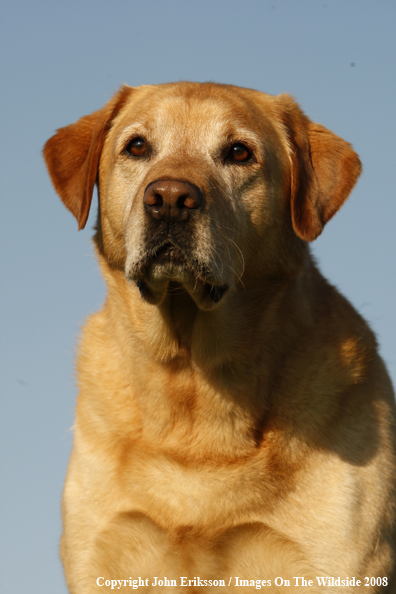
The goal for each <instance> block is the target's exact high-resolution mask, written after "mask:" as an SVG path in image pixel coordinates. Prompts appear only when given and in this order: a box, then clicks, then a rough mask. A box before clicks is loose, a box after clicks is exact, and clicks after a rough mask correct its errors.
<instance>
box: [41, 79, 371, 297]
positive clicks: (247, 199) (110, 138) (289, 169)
mask: <svg viewBox="0 0 396 594" xmlns="http://www.w3.org/2000/svg"><path fill="white" fill-rule="evenodd" d="M44 156H45V159H46V162H47V166H48V169H49V172H50V175H51V178H52V181H53V183H54V186H55V189H56V190H57V192H58V193H59V195H60V197H61V198H62V200H63V202H64V203H65V205H66V206H67V207H68V208H69V210H70V211H71V212H72V213H73V214H74V216H75V217H76V219H77V221H78V224H79V228H80V229H81V228H83V227H84V226H85V224H86V221H87V217H88V213H89V208H90V203H91V199H92V193H93V188H94V185H95V182H96V181H97V182H98V185H99V195H100V219H99V223H98V232H97V236H96V238H97V241H98V243H99V246H100V249H101V250H102V252H103V253H104V255H105V256H106V258H107V260H108V261H109V263H110V264H111V265H112V266H116V267H118V268H120V267H121V268H123V269H124V270H125V275H126V277H127V278H128V279H130V280H131V281H134V282H135V283H136V284H137V286H138V287H139V289H140V292H141V295H142V297H143V298H144V299H145V300H147V301H148V302H150V303H152V304H157V303H160V302H161V301H162V300H163V298H164V296H165V295H166V294H168V293H169V291H171V290H175V287H177V286H180V285H182V286H183V287H184V288H185V289H186V290H187V291H188V292H189V294H190V295H191V297H192V298H193V299H194V301H195V302H196V304H197V305H198V307H199V308H201V309H212V308H214V307H215V306H216V305H217V304H218V303H219V302H220V301H222V298H223V295H224V294H225V293H226V292H227V291H228V290H230V289H231V290H232V289H233V288H234V287H235V285H236V283H237V282H238V281H239V280H241V279H242V280H243V279H244V278H246V279H249V278H253V277H256V278H265V277H273V276H277V275H280V276H281V275H282V274H290V273H291V272H290V271H293V270H294V269H295V267H296V258H297V256H296V254H301V252H302V250H303V245H304V242H305V241H312V240H313V239H315V238H316V237H317V236H318V235H319V234H320V233H321V231H322V229H323V226H324V225H325V223H326V222H327V221H328V220H329V219H330V218H331V217H332V216H333V214H334V213H335V212H336V211H337V210H338V208H339V207H340V206H341V204H342V203H343V202H344V200H345V199H346V198H347V196H348V194H349V193H350V191H351V189H352V188H353V186H354V184H355V182H356V180H357V178H358V176H359V173H360V162H359V158H358V156H357V155H356V153H355V152H354V151H353V149H352V148H351V146H350V145H349V144H348V143H347V142H345V141H344V140H342V139H341V138H339V137H338V136H336V135H334V134H333V133H332V132H330V131H328V130H327V129H326V128H324V127H322V126H320V125H317V124H313V123H312V122H311V121H310V120H309V119H308V118H307V117H306V116H305V115H304V114H303V113H302V111H301V110H300V108H299V107H298V106H297V104H296V103H295V102H294V101H293V100H292V98H291V97H290V96H288V95H280V96H278V97H273V96H271V95H266V94H264V93H260V92H257V91H252V90H249V89H242V88H239V87H232V86H226V85H216V84H212V83H205V84H199V83H177V84H167V85H159V86H144V87H138V88H132V87H127V86H124V87H122V88H121V89H120V91H119V92H118V93H117V94H116V95H115V96H114V97H113V99H111V101H110V102H109V103H107V105H105V107H104V108H103V109H101V110H99V111H97V112H95V113H93V114H91V115H89V116H86V117H83V118H81V119H80V120H78V121H77V122H76V123H75V124H72V125H71V126H67V127H65V128H61V129H60V130H58V132H57V133H56V134H55V136H53V137H52V138H51V139H50V140H49V141H48V142H47V144H46V145H45V148H44Z"/></svg>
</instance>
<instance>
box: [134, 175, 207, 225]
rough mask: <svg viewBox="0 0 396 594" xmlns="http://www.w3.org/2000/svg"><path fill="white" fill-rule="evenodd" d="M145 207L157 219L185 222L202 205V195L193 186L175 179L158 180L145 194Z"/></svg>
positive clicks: (148, 187) (150, 185)
mask: <svg viewBox="0 0 396 594" xmlns="http://www.w3.org/2000/svg"><path fill="white" fill-rule="evenodd" d="M143 202H144V207H145V209H146V211H147V212H149V213H150V214H151V215H152V216H153V217H154V218H155V219H159V220H164V219H170V220H174V221H185V220H187V219H188V218H189V216H190V214H191V213H192V212H193V211H194V210H197V208H199V207H200V206H201V203H202V194H201V192H200V190H199V188H197V186H194V185H193V184H190V182H186V181H178V180H174V179H166V180H158V181H155V182H152V183H151V184H149V185H148V186H147V188H146V190H145V192H144V197H143Z"/></svg>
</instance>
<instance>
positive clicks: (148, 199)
mask: <svg viewBox="0 0 396 594" xmlns="http://www.w3.org/2000/svg"><path fill="white" fill-rule="evenodd" d="M144 201H145V203H146V204H147V206H162V204H163V202H164V201H163V198H162V196H161V194H159V193H158V192H151V193H149V194H147V196H145V197H144Z"/></svg>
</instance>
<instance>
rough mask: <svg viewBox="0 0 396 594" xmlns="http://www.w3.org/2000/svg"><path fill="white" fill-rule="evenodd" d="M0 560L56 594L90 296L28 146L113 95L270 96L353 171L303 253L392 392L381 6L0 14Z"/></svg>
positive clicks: (389, 172) (18, 7) (277, 0)
mask: <svg viewBox="0 0 396 594" xmlns="http://www.w3.org/2000/svg"><path fill="white" fill-rule="evenodd" d="M0 21H1V31H0V39H1V41H0V43H1V48H0V50H1V58H0V59H1V92H0V101H1V119H2V134H1V139H0V143H1V145H0V150H1V153H0V170H1V175H0V189H1V219H0V226H1V229H0V250H1V252H0V267H1V271H0V272H1V281H2V282H1V287H0V290H1V309H0V317H1V328H2V330H1V332H2V334H1V353H0V355H1V356H0V361H1V399H2V400H1V411H2V413H1V421H0V422H1V473H2V481H1V482H2V485H3V487H2V492H1V499H0V512H1V537H0V538H1V552H0V558H1V563H2V566H1V567H0V589H1V590H2V591H4V592H7V594H17V593H18V594H19V593H20V592H21V591H26V592H29V594H53V593H54V592H56V593H59V594H66V586H65V585H64V580H63V574H62V568H61V565H60V561H59V556H58V540H59V536H60V532H61V524H60V498H61V491H62V485H63V480H64V475H65V472H66V468H67V461H68V457H69V454H70V448H71V444H72V433H71V430H70V428H71V426H72V424H73V417H74V405H75V398H76V388H75V384H74V371H73V360H74V354H75V344H76V340H77V337H78V334H79V327H80V325H81V323H82V322H83V320H84V317H86V316H87V315H88V314H89V313H90V312H91V311H94V310H95V309H97V308H98V307H99V306H100V304H101V303H102V301H103V299H104V285H103V282H102V280H101V278H100V275H99V272H98V267H97V264H96V261H95V259H94V256H93V251H92V248H91V243H90V237H91V235H92V224H93V220H94V218H95V208H94V209H93V214H92V216H91V217H90V221H89V223H88V225H87V227H86V229H85V230H84V231H81V232H80V233H77V225H76V222H75V220H74V219H73V217H72V216H71V215H70V213H68V212H67V211H66V209H65V208H64V207H63V205H62V204H61V202H60V200H59V199H58V198H57V196H56V195H55V193H54V191H53V188H52V186H51V183H50V181H49V178H48V176H47V174H46V171H45V167H44V164H43V161H42V158H41V149H42V146H43V144H44V142H45V141H46V139H47V138H49V136H51V135H52V134H53V132H54V130H55V129H56V128H58V127H60V126H64V125H67V124H69V123H72V122H73V121H75V120H76V119H78V118H79V117H80V116H82V115H85V114H87V113H90V112H91V111H94V110H96V109H98V108H100V107H101V106H102V105H103V104H104V103H105V102H106V101H107V100H108V99H109V97H110V96H111V95H112V94H113V92H114V91H115V90H116V89H117V88H118V86H119V85H120V84H121V83H123V82H125V83H128V84H130V85H140V84H146V83H161V82H167V81H176V80H181V79H185V80H195V81H207V80H213V81H217V82H224V83H232V84H237V85H240V86H247V87H253V88H256V89H259V90H262V91H265V92H268V93H273V94H277V93H280V92H284V91H287V92H289V93H291V94H292V95H294V96H295V97H296V99H297V100H298V101H299V102H300V104H301V105H302V107H303V109H304V110H305V111H306V113H307V114H308V115H309V116H310V117H311V118H312V119H313V120H316V121H318V122H320V123H322V124H324V125H325V126H327V127H328V128H330V129H331V130H333V131H334V132H335V133H337V134H338V135H340V136H342V137H344V138H345V139H346V140H348V141H350V142H351V143H352V144H353V145H354V147H355V149H356V150H357V152H358V153H359V154H360V156H361V159H362V161H363V166H364V172H363V175H362V177H361V179H360V181H359V182H358V185H357V187H356V189H355V190H354V192H353V194H352V195H351V197H350V198H349V200H348V202H347V203H346V204H345V205H344V206H343V208H342V209H341V211H340V212H339V213H338V214H337V215H336V216H335V217H334V219H333V220H332V221H331V222H330V223H329V224H328V225H327V226H326V228H325V230H324V233H323V235H322V236H321V237H319V239H318V240H316V241H315V242H314V244H313V246H312V248H313V252H314V254H315V255H316V257H317V259H318V260H319V264H320V267H321V269H322V271H323V273H324V274H325V276H326V277H327V278H329V280H330V281H331V282H333V284H335V285H337V286H338V287H339V288H340V290H341V291H342V292H343V293H344V294H345V295H346V296H347V297H348V298H349V299H350V300H351V301H352V303H353V304H354V305H355V307H356V308H357V309H358V310H359V311H360V312H361V313H362V314H363V315H364V316H365V318H366V319H367V320H368V321H369V322H370V323H371V325H372V327H373V328H374V330H375V331H376V333H377V335H378V339H379V342H380V345H381V353H382V355H383V357H384V359H385V361H386V363H387V365H388V369H389V371H390V373H391V376H392V378H393V382H394V383H396V346H395V334H396V315H395V303H396V299H395V296H396V275H395V269H396V267H395V253H396V249H395V248H396V239H395V237H396V234H395V221H396V199H395V189H394V168H395V162H396V158H395V157H396V155H395V152H396V149H395V137H396V129H395V128H396V119H395V113H394V112H395V105H396V76H395V75H396V68H395V58H396V52H395V49H396V47H395V46H396V36H395V26H396V3H395V2H394V0H378V1H375V2H374V1H372V0H347V1H346V0H326V1H320V0H283V1H282V0H269V1H267V0H244V1H243V2H241V1H236V0H226V1H225V0H211V1H207V0H199V1H198V2H197V1H192V0H162V1H161V0H145V1H144V2H142V1H137V0H128V1H125V0H114V1H110V0H78V1H76V0H67V1H60V0H51V1H50V0H46V1H45V0H35V2H32V1H28V0H13V2H4V3H3V6H2V8H1V15H0Z"/></svg>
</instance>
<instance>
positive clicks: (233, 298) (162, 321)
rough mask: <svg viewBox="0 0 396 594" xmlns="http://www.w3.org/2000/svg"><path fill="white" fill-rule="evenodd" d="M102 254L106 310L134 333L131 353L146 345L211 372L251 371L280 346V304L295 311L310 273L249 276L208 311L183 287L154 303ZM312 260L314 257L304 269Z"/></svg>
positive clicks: (122, 329)
mask: <svg viewBox="0 0 396 594" xmlns="http://www.w3.org/2000/svg"><path fill="white" fill-rule="evenodd" d="M98 257H99V261H100V265H101V269H102V273H103V276H104V278H105V280H106V283H107V286H108V290H109V295H110V298H109V299H108V300H107V304H106V306H105V310H106V311H107V314H108V316H109V317H110V318H111V321H112V327H113V329H114V331H115V332H116V333H117V335H119V336H118V338H117V341H118V342H119V343H120V344H124V345H127V344H128V340H127V338H128V336H127V335H128V334H129V333H130V337H131V341H132V342H131V350H130V357H131V358H133V353H134V350H135V349H136V348H139V347H140V350H142V351H144V352H145V353H147V354H148V356H149V357H150V359H151V360H152V361H157V362H158V363H160V364H167V363H169V364H174V363H175V362H178V364H183V365H184V364H192V365H195V366H197V367H199V368H200V369H202V371H204V372H205V373H209V374H211V373H212V372H213V373H218V372H220V371H221V370H222V369H224V370H225V369H227V370H228V371H227V373H229V370H231V369H233V368H234V369H236V368H238V374H239V375H241V371H242V369H243V368H246V370H247V372H248V373H249V372H250V373H251V372H252V366H253V367H254V363H255V361H256V360H257V359H258V358H260V353H261V354H262V353H263V352H265V351H266V350H268V352H269V353H270V352H271V351H273V350H274V344H273V341H274V340H276V339H277V334H278V333H279V332H283V331H284V327H283V326H284V322H283V325H282V328H280V327H279V325H278V313H277V312H278V308H279V304H280V302H281V301H282V303H283V305H282V307H283V308H284V307H285V300H286V302H287V303H289V302H290V303H289V305H288V307H289V309H290V311H291V315H292V310H293V306H292V302H293V294H294V295H295V291H299V286H301V282H300V281H301V277H302V276H304V273H300V274H299V275H298V276H297V278H296V277H294V278H278V279H271V280H266V281H257V280H250V281H249V280H247V281H246V282H245V283H244V285H243V286H242V285H241V286H240V287H238V288H237V289H235V290H233V291H232V292H230V294H227V295H226V296H225V297H224V298H223V300H222V302H221V303H220V304H219V305H218V307H216V308H215V309H213V310H211V311H202V310H200V309H199V308H198V306H197V305H196V304H195V302H194V301H193V299H192V298H191V297H190V295H189V294H188V292H187V291H184V290H183V288H182V287H176V288H174V290H172V291H170V292H168V294H167V295H166V297H165V298H164V300H163V301H162V302H161V304H159V305H150V304H148V303H147V302H146V301H144V300H143V299H142V297H141V295H140V293H139V290H138V288H137V286H136V284H135V283H133V282H131V281H129V280H128V279H127V278H126V277H125V274H124V272H123V271H122V270H120V269H118V268H114V267H112V266H110V265H109V263H108V262H107V260H106V258H105V257H104V256H103V255H102V254H100V253H98ZM311 264H312V263H311V259H310V258H309V257H308V258H307V262H306V265H305V266H304V268H308V269H309V267H310V265H311ZM237 312H238V315H237ZM128 329H129V330H128ZM132 337H133V338H132ZM132 343H133V344H132ZM271 344H272V346H270V345H271ZM125 354H126V353H125ZM232 375H234V374H232ZM242 375H243V374H242Z"/></svg>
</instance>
